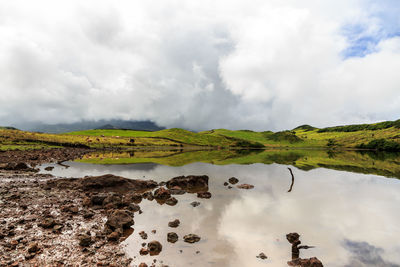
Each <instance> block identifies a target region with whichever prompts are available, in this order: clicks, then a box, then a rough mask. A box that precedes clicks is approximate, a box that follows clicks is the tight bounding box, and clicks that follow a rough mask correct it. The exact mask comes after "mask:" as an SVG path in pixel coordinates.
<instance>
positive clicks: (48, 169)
mask: <svg viewBox="0 0 400 267" xmlns="http://www.w3.org/2000/svg"><path fill="white" fill-rule="evenodd" d="M53 169H54V167H52V166H48V167H46V168H44V170H45V171H52V170H53Z"/></svg>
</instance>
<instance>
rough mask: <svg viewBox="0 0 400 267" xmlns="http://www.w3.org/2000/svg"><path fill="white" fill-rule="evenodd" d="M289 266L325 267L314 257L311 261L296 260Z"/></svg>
mask: <svg viewBox="0 0 400 267" xmlns="http://www.w3.org/2000/svg"><path fill="white" fill-rule="evenodd" d="M287 264H288V265H289V266H296V267H323V265H322V262H321V261H320V260H319V259H317V258H316V257H312V258H309V259H300V258H297V259H294V260H291V261H288V263H287Z"/></svg>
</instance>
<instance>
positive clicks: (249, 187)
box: [236, 184, 254, 189]
mask: <svg viewBox="0 0 400 267" xmlns="http://www.w3.org/2000/svg"><path fill="white" fill-rule="evenodd" d="M236 187H237V188H239V189H253V188H254V185H251V184H240V185H238V186H236Z"/></svg>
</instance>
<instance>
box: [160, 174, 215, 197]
mask: <svg viewBox="0 0 400 267" xmlns="http://www.w3.org/2000/svg"><path fill="white" fill-rule="evenodd" d="M174 186H179V187H180V188H182V189H183V190H185V191H187V192H191V193H194V192H199V191H207V190H208V176H207V175H190V176H178V177H175V178H172V179H171V180H169V181H167V188H168V189H171V188H173V187H174Z"/></svg>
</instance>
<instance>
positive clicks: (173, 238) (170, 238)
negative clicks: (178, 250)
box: [167, 232, 179, 243]
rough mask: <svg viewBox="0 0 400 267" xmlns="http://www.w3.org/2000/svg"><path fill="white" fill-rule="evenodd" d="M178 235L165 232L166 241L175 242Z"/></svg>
mask: <svg viewBox="0 0 400 267" xmlns="http://www.w3.org/2000/svg"><path fill="white" fill-rule="evenodd" d="M178 238H179V237H178V235H177V233H174V232H171V233H168V234H167V241H168V242H170V243H175V242H176V241H178Z"/></svg>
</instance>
